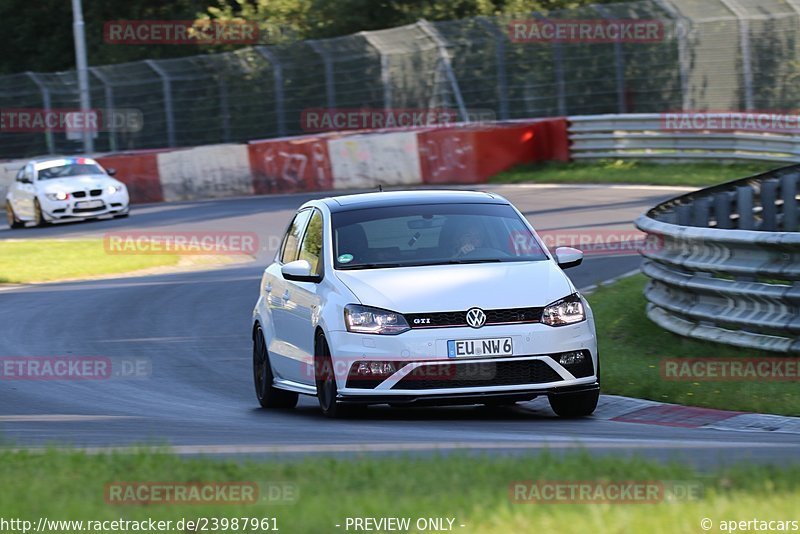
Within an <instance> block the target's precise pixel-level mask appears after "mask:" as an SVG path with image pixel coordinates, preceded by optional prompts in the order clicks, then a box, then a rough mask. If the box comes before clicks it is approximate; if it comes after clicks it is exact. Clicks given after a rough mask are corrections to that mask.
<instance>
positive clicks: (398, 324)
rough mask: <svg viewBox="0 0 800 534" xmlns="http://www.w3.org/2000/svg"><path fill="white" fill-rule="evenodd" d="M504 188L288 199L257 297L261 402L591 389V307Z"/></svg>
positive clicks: (559, 393) (508, 398)
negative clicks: (293, 202) (284, 224)
mask: <svg viewBox="0 0 800 534" xmlns="http://www.w3.org/2000/svg"><path fill="white" fill-rule="evenodd" d="M582 258H583V255H582V253H581V252H580V251H579V250H575V249H572V248H567V247H563V248H558V249H556V250H555V252H554V253H551V252H550V251H549V250H547V248H546V247H545V245H544V243H543V242H542V241H541V239H540V238H539V237H538V236H537V235H536V233H535V231H534V230H533V228H532V227H531V226H530V225H529V224H528V222H527V221H526V220H525V218H524V217H523V216H522V215H521V214H520V213H519V211H517V209H516V208H514V207H513V206H512V205H511V204H510V203H509V202H508V201H507V200H506V199H504V198H502V197H500V196H498V195H495V194H490V193H480V192H465V191H419V192H381V193H366V194H357V195H349V196H339V197H334V198H326V199H323V200H313V201H310V202H307V203H306V204H304V205H303V206H302V207H301V208H300V209H299V210H298V212H297V213H296V214H295V215H294V218H293V219H292V221H291V223H290V225H289V228H288V230H287V232H286V235H285V237H284V239H283V243H282V245H281V247H280V250H279V251H278V254H277V256H276V258H275V262H274V263H272V264H271V265H270V266H269V267H267V269H266V270H265V272H264V275H263V277H262V280H261V287H260V292H259V297H258V302H257V303H256V306H255V309H254V311H253V330H252V335H253V372H254V378H255V389H256V395H257V397H258V400H259V402H260V403H261V406H263V407H265V408H292V407H294V406H295V405H296V404H297V399H298V394H307V395H314V396H316V397H317V398H318V400H319V404H320V406H321V408H322V411H323V413H324V414H325V415H328V416H331V417H336V416H341V415H343V414H345V413H348V412H352V411H353V409H354V408H359V407H364V406H366V405H369V404H389V405H392V406H398V405H399V406H405V405H441V404H487V405H503V404H513V403H515V402H519V401H526V400H530V399H533V398H535V397H537V396H540V395H547V396H548V398H549V400H550V405H551V407H552V408H553V410H554V411H555V412H556V413H557V414H558V415H560V416H564V417H579V416H586V415H589V414H591V413H592V412H593V411H594V409H595V407H596V406H597V401H598V396H599V393H600V385H599V372H598V369H599V359H598V354H597V341H596V335H595V327H594V321H593V318H592V311H591V309H590V308H589V305H588V303H587V302H586V299H585V298H584V297H583V296H581V294H580V293H578V291H577V290H576V289H575V286H574V285H573V284H572V282H571V281H570V279H569V278H568V277H567V276H566V275H565V274H564V271H563V269H566V268H569V267H573V266H575V265H578V264H580V262H581V261H582Z"/></svg>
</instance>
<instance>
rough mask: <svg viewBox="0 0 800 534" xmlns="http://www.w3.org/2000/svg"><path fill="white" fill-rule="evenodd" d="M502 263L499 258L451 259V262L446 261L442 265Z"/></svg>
mask: <svg viewBox="0 0 800 534" xmlns="http://www.w3.org/2000/svg"><path fill="white" fill-rule="evenodd" d="M502 261H503V260H501V259H500V258H482V259H472V260H469V259H453V260H447V261H445V262H442V265H450V264H453V265H457V264H462V263H500V262H502Z"/></svg>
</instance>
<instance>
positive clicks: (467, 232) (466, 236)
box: [455, 223, 486, 257]
mask: <svg viewBox="0 0 800 534" xmlns="http://www.w3.org/2000/svg"><path fill="white" fill-rule="evenodd" d="M485 243H486V236H485V232H484V230H483V228H481V227H480V225H478V224H477V223H471V224H467V225H466V226H465V227H464V230H463V231H462V232H461V235H460V236H459V237H458V238H457V239H456V250H455V257H459V256H465V255H467V254H469V253H470V252H472V251H474V250H475V249H479V248H481V247H483V246H484V244H485Z"/></svg>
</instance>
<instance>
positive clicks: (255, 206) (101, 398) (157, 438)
mask: <svg viewBox="0 0 800 534" xmlns="http://www.w3.org/2000/svg"><path fill="white" fill-rule="evenodd" d="M486 189H488V190H492V191H496V192H499V193H501V194H503V195H504V196H506V197H507V198H508V199H509V200H511V201H512V202H513V203H514V204H515V205H516V206H517V207H518V208H519V209H520V210H521V211H522V212H523V213H524V214H525V216H526V217H528V218H529V220H531V221H532V223H533V224H534V226H535V227H536V228H537V230H538V231H540V232H542V231H548V230H555V229H562V230H564V229H576V230H577V229H581V228H584V229H585V228H587V227H591V228H592V229H599V230H603V231H612V230H624V229H632V225H631V221H633V219H635V218H636V217H637V216H638V215H639V214H641V213H642V212H644V211H645V210H646V209H648V208H649V207H651V206H653V205H655V204H656V203H658V202H659V201H661V200H664V199H666V198H669V197H672V196H675V195H676V194H678V191H679V190H678V189H677V188H673V189H670V188H647V187H638V186H629V187H623V186H617V187H614V186H553V187H550V186H487V187H486ZM314 196H325V195H321V194H317V195H310V194H307V195H285V196H261V197H248V198H238V199H227V200H209V201H201V202H183V203H172V204H154V205H147V206H138V207H134V209H133V211H132V215H131V216H130V218H128V219H118V220H109V221H102V220H101V221H94V222H87V223H70V224H62V225H56V226H51V227H47V228H41V229H40V228H35V229H23V230H13V231H12V230H9V229H8V228H7V227H6V226H3V227H0V239H15V238H16V239H20V238H32V239H36V238H45V237H46V238H55V237H82V236H95V237H102V235H103V234H104V233H106V232H108V231H112V230H114V231H123V230H124V231H127V230H130V231H141V230H162V231H176V232H177V231H181V232H183V231H198V232H203V231H205V232H209V231H248V232H249V231H252V232H256V233H257V234H258V235H259V238H260V243H261V249H260V252H259V254H258V258H257V260H256V261H254V262H251V263H247V264H239V265H236V266H231V267H228V268H221V269H216V270H211V271H205V272H192V273H183V274H169V275H158V276H149V277H129V278H120V279H115V280H98V281H87V282H76V283H57V284H46V285H37V286H27V287H19V288H11V289H4V290H0V324H2V327H0V356H6V357H25V356H66V355H70V356H106V357H109V358H112V359H131V360H136V359H139V360H144V361H149V362H151V372H150V373H149V376H147V377H139V378H114V379H108V380H94V381H41V380H39V381H25V380H0V441H2V443H3V444H4V445H7V446H16V447H41V446H46V445H73V446H78V447H85V448H91V449H93V450H94V449H100V450H102V449H104V448H107V447H122V446H133V445H143V444H153V445H172V446H175V447H176V450H177V451H178V452H180V453H183V454H197V453H208V454H222V455H229V454H247V455H254V456H260V457H263V456H277V457H290V458H291V457H297V456H298V455H306V454H336V455H351V454H354V453H361V452H368V453H376V454H394V453H404V454H405V453H415V454H428V453H429V452H430V451H436V450H438V451H444V452H448V451H456V450H467V451H480V452H485V453H488V454H500V453H518V452H520V451H530V450H539V449H544V448H549V449H552V450H554V451H572V450H575V449H579V448H585V449H589V450H591V451H595V452H598V453H603V454H619V455H625V456H629V455H631V454H634V453H636V452H638V453H640V454H642V455H644V456H648V457H654V458H658V459H665V460H666V459H670V458H675V457H679V458H680V459H682V460H684V461H690V462H692V463H694V464H697V465H701V466H703V465H711V464H716V463H719V462H730V461H733V460H742V459H750V460H753V461H775V462H785V461H789V460H796V459H797V458H800V437H799V436H798V435H797V434H788V433H774V432H737V431H722V430H711V429H697V428H680V427H671V426H661V425H653V424H639V423H626V422H619V421H613V420H611V418H610V417H608V416H607V414H606V410H607V409H608V408H607V406H608V402H607V400H605V401H604V400H601V405H600V407H599V408H598V410H597V412H596V414H595V416H594V417H592V418H587V419H582V420H559V419H557V418H556V417H555V416H554V415H553V414H552V412H551V411H550V409H549V406H548V404H547V400H546V399H541V398H540V399H536V400H534V401H532V402H529V403H523V404H520V405H518V406H516V407H514V408H486V407H446V408H405V409H404V408H390V407H384V406H379V407H371V408H370V409H369V410H368V412H367V414H366V415H365V416H364V417H363V418H360V419H346V420H329V419H326V418H324V417H323V416H322V414H321V413H320V412H319V409H318V406H317V402H316V399H314V398H311V397H302V396H301V400H300V404H299V405H298V407H297V409H295V410H292V411H288V412H280V411H265V410H261V409H260V408H259V407H258V403H257V401H256V398H255V395H254V392H253V383H252V382H253V381H252V376H251V373H252V369H251V362H252V355H251V350H252V349H251V340H250V328H251V323H250V317H251V312H252V308H253V305H254V303H255V300H256V298H257V294H258V289H259V287H258V286H259V279H260V276H261V273H262V271H263V269H264V268H265V266H266V265H267V264H268V263H269V262H270V261H271V259H272V257H273V256H274V253H275V249H276V248H277V245H278V242H279V239H280V236H281V235H282V234H283V232H284V229H285V227H286V225H287V223H288V220H289V217H290V215H291V213H292V212H293V211H294V210H295V209H296V208H297V207H298V206H300V204H302V203H303V202H304V201H306V200H307V199H310V198H313V197H314ZM638 265H639V258H638V256H632V255H610V256H605V257H591V256H590V257H587V259H586V261H585V262H584V264H583V265H582V266H580V267H578V268H576V269H574V270H571V271H569V274H570V276H571V277H572V279H573V281H574V282H575V284H576V286H577V287H579V288H585V287H587V286H590V285H592V284H595V283H598V282H600V281H603V280H606V279H609V278H612V277H615V276H619V275H622V274H624V273H627V272H629V271H631V270H633V269H636V268H637V267H638Z"/></svg>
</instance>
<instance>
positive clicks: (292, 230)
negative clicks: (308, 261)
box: [281, 210, 311, 263]
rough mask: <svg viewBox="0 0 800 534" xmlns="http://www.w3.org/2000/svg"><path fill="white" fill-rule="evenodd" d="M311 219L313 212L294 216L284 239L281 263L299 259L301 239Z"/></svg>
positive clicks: (304, 212) (307, 211)
mask: <svg viewBox="0 0 800 534" xmlns="http://www.w3.org/2000/svg"><path fill="white" fill-rule="evenodd" d="M309 217H311V210H303V211H301V212H300V213H298V214H297V215H295V216H294V220H293V221H292V224H291V225H290V226H289V230H288V231H287V232H286V237H284V238H283V249H282V251H281V262H282V263H289V262H290V261H294V260H296V259H297V251H298V247H299V245H300V238H301V237H302V235H303V230H304V229H305V227H306V222H308V218H309Z"/></svg>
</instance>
